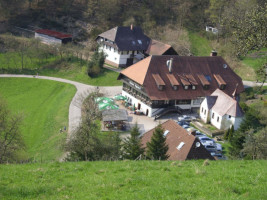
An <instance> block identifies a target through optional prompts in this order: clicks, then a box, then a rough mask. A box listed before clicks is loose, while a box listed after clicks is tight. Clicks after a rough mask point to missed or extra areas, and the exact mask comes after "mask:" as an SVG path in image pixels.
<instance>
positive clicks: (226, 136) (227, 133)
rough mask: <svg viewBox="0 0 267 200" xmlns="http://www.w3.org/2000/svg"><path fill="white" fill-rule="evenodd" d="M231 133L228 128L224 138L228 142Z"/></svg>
mask: <svg viewBox="0 0 267 200" xmlns="http://www.w3.org/2000/svg"><path fill="white" fill-rule="evenodd" d="M229 133H230V128H228V129H227V131H226V132H225V133H224V136H223V137H224V139H225V140H228V137H229Z"/></svg>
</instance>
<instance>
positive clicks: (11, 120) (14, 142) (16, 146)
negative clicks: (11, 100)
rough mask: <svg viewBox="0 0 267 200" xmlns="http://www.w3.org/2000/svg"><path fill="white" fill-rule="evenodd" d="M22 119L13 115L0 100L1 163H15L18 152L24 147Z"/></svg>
mask: <svg viewBox="0 0 267 200" xmlns="http://www.w3.org/2000/svg"><path fill="white" fill-rule="evenodd" d="M21 122H22V117H21V116H19V115H12V114H11V113H10V111H9V110H8V109H7V105H6V103H5V102H4V101H3V100H2V99H0V163H4V162H8V161H13V160H14V159H15V157H16V152H17V151H18V150H20V149H22V148H23V147H24V144H23V140H22V137H21V133H20V125H21Z"/></svg>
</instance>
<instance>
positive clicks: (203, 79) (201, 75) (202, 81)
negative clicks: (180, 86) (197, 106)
mask: <svg viewBox="0 0 267 200" xmlns="http://www.w3.org/2000/svg"><path fill="white" fill-rule="evenodd" d="M197 76H198V78H199V80H200V82H201V83H202V85H203V86H204V85H210V83H209V81H208V80H207V79H206V78H205V76H204V75H203V74H198V75H197Z"/></svg>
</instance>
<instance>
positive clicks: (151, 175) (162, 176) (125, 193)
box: [0, 160, 267, 200]
mask: <svg viewBox="0 0 267 200" xmlns="http://www.w3.org/2000/svg"><path fill="white" fill-rule="evenodd" d="M203 163H204V161H203V160H199V161H184V162H171V161H114V162H107V161H106V162H104V161H103V162H74V163H46V164H45V163H43V164H40V163H35V164H23V165H0V177H1V178H0V199H27V200H28V199H90V200H94V199H110V200H111V199H116V200H117V199H147V200H149V199H153V200H154V199H170V200H171V199H183V200H184V199H188V200H189V199H194V200H195V199H218V200H220V199H221V200H224V199H227V200H231V199H242V200H246V199H257V200H263V199H266V194H267V191H266V187H267V182H266V180H267V161H263V160H262V161H209V162H208V163H209V164H208V165H203Z"/></svg>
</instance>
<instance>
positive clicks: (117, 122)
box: [102, 109, 128, 130]
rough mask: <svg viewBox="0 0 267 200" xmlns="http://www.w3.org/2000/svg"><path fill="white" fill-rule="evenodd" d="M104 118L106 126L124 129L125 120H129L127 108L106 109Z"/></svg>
mask: <svg viewBox="0 0 267 200" xmlns="http://www.w3.org/2000/svg"><path fill="white" fill-rule="evenodd" d="M102 119H103V122H104V126H105V127H106V128H117V129H119V130H122V129H124V128H125V124H124V122H125V121H128V114H127V111H126V110H123V109H118V110H104V111H103V112H102Z"/></svg>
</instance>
